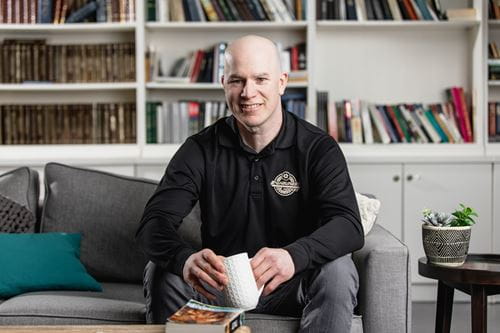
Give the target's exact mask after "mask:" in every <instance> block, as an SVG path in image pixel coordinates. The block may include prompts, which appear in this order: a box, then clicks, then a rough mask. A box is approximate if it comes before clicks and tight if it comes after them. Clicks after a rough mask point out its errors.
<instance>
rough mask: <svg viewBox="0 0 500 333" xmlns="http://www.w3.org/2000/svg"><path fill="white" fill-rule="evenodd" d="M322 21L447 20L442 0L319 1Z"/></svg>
mask: <svg viewBox="0 0 500 333" xmlns="http://www.w3.org/2000/svg"><path fill="white" fill-rule="evenodd" d="M316 8H317V16H316V17H317V18H318V19H319V20H359V21H365V20H396V21H400V20H425V21H437V20H444V19H446V14H445V13H444V11H443V10H442V9H441V5H440V2H439V0H432V1H427V0H317V7H316Z"/></svg>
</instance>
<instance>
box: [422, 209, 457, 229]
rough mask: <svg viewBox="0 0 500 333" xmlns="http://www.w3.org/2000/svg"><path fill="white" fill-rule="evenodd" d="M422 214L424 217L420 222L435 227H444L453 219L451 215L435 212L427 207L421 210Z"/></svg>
mask: <svg viewBox="0 0 500 333" xmlns="http://www.w3.org/2000/svg"><path fill="white" fill-rule="evenodd" d="M422 214H423V215H424V217H423V218H422V222H424V223H425V224H427V225H432V226H435V227H446V226H448V225H449V224H450V223H451V221H452V220H453V219H454V216H453V215H450V214H446V213H442V212H435V211H432V210H430V209H428V208H426V209H424V210H423V211H422Z"/></svg>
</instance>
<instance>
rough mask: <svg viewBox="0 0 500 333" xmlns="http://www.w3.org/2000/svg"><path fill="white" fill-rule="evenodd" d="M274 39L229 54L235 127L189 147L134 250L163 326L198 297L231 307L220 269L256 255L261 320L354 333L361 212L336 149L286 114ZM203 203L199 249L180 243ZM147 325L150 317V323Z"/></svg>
mask: <svg viewBox="0 0 500 333" xmlns="http://www.w3.org/2000/svg"><path fill="white" fill-rule="evenodd" d="M279 58H280V57H279V52H278V50H277V48H276V46H275V45H274V43H273V42H271V41H270V40H268V39H266V38H263V37H258V36H245V37H242V38H240V39H237V40H236V41H234V42H233V43H232V44H231V45H230V46H229V47H228V49H227V51H226V55H225V68H224V77H223V78H222V84H223V86H224V92H225V95H226V101H227V104H228V106H229V108H230V110H231V112H232V116H231V117H228V118H225V119H222V120H219V121H218V122H217V123H216V124H214V125H212V126H210V127H208V128H206V129H204V130H203V131H201V132H200V133H198V134H196V135H194V136H192V137H190V138H189V139H187V140H186V142H185V143H184V144H183V145H182V146H181V148H180V149H179V150H178V152H177V153H176V154H175V156H174V157H173V159H172V160H171V162H170V164H169V166H168V168H167V170H166V173H165V176H164V177H163V179H162V180H161V183H160V185H159V186H158V189H157V190H156V192H155V194H154V195H153V197H152V198H151V199H150V201H149V202H148V204H147V206H146V209H145V212H144V216H143V218H142V222H141V227H140V228H139V230H138V232H137V240H138V242H139V244H140V246H141V247H142V248H143V250H144V252H145V253H146V254H147V256H148V257H149V259H150V260H151V261H153V262H154V263H155V264H156V269H155V270H154V273H152V272H153V271H152V270H149V271H148V270H146V274H145V276H146V277H145V287H146V294H147V295H146V297H147V303H148V304H147V307H148V314H149V315H150V316H152V320H153V321H154V322H158V323H163V322H165V320H166V318H167V317H168V316H169V315H170V314H172V313H173V312H175V311H176V310H177V309H178V308H180V307H181V306H182V305H184V304H185V303H186V302H187V300H189V299H190V298H195V299H198V300H200V301H203V302H209V303H212V304H223V299H222V297H221V295H222V294H221V291H222V290H223V288H224V286H225V285H226V284H227V282H228V281H227V276H226V275H225V273H224V266H223V258H224V257H225V256H230V255H233V254H236V253H240V252H248V254H249V256H250V257H253V258H252V260H251V266H252V269H253V273H254V276H255V279H256V281H257V286H258V287H259V288H260V287H261V286H264V291H263V293H262V296H261V298H260V301H259V304H258V306H257V308H256V309H255V310H254V311H255V312H259V313H270V314H281V315H290V316H299V317H301V318H302V320H301V323H300V326H301V331H302V332H349V331H350V327H351V321H352V314H353V309H354V307H355V306H356V293H357V289H358V276H357V272H356V269H355V267H354V264H353V262H352V260H351V258H350V256H349V255H348V254H350V253H351V252H352V251H355V250H357V249H359V248H361V247H362V245H363V242H364V238H363V230H362V226H361V223H360V217H359V211H358V207H357V204H356V199H355V195H354V191H353V188H352V185H351V181H350V178H349V174H348V171H347V167H346V162H345V159H344V157H343V155H342V152H341V151H340V148H339V146H338V145H337V143H336V142H335V141H334V140H333V139H332V138H331V137H330V136H328V135H327V134H326V133H324V132H323V131H321V130H319V129H318V128H316V127H314V126H312V125H311V124H309V123H307V122H306V121H303V120H301V119H298V118H297V117H295V116H294V115H292V114H291V113H289V112H285V111H283V110H282V106H281V99H280V96H281V95H283V93H284V91H285V87H286V84H287V79H288V76H287V74H286V73H283V72H281V65H280V60H279ZM197 201H199V202H200V208H201V218H202V228H201V233H202V243H203V249H202V250H201V251H198V252H197V251H195V250H194V249H192V248H190V247H189V246H188V245H187V244H186V243H185V242H183V241H182V240H181V238H180V237H179V236H178V234H177V232H176V229H177V228H178V226H179V225H180V223H181V222H182V220H183V218H184V217H185V216H186V215H187V214H188V213H189V212H190V211H191V209H192V207H193V206H194V205H195V204H196V202H197ZM150 318H151V317H150Z"/></svg>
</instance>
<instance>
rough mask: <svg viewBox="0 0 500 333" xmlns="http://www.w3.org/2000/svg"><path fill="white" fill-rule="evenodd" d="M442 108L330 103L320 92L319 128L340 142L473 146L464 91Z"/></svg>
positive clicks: (454, 91) (455, 92)
mask: <svg viewBox="0 0 500 333" xmlns="http://www.w3.org/2000/svg"><path fill="white" fill-rule="evenodd" d="M448 94H449V98H450V101H449V102H446V103H442V104H430V105H423V104H397V105H377V104H372V103H367V102H364V101H360V100H344V101H340V102H334V101H330V102H329V101H328V93H327V92H318V127H320V128H322V129H324V130H325V131H327V132H328V133H329V134H330V135H331V136H332V137H334V138H335V139H336V140H338V141H339V142H349V143H358V144H360V143H367V144H371V143H384V144H388V143H462V142H466V143H468V142H473V141H474V133H473V126H472V119H471V117H470V116H471V113H470V112H469V110H468V107H467V105H466V104H465V97H464V93H463V89H462V88H459V87H453V88H451V89H449V91H448Z"/></svg>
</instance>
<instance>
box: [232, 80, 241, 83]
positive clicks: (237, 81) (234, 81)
mask: <svg viewBox="0 0 500 333" xmlns="http://www.w3.org/2000/svg"><path fill="white" fill-rule="evenodd" d="M240 82H241V80H230V81H229V83H240Z"/></svg>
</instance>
